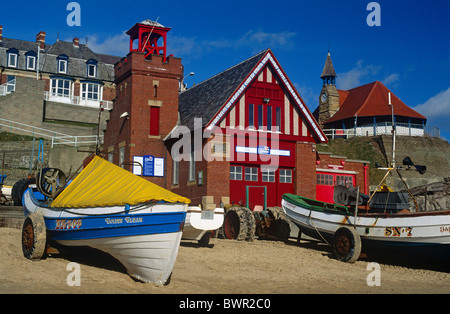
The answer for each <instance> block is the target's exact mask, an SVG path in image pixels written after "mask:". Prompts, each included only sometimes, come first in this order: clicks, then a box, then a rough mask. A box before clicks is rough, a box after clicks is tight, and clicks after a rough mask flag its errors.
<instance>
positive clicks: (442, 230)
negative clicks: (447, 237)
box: [441, 226, 450, 233]
mask: <svg viewBox="0 0 450 314" xmlns="http://www.w3.org/2000/svg"><path fill="white" fill-rule="evenodd" d="M441 233H450V227H444V226H442V227H441Z"/></svg>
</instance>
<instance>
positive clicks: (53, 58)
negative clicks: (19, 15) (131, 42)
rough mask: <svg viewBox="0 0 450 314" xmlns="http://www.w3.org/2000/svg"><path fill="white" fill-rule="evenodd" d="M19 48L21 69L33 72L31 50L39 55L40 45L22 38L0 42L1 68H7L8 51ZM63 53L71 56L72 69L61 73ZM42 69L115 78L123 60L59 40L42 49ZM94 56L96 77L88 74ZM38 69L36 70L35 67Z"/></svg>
mask: <svg viewBox="0 0 450 314" xmlns="http://www.w3.org/2000/svg"><path fill="white" fill-rule="evenodd" d="M11 48H15V49H17V50H18V51H19V58H18V66H17V69H18V70H23V71H30V70H27V69H26V64H25V62H26V58H25V54H26V53H27V52H30V51H33V52H35V53H36V54H37V52H38V50H37V48H38V44H37V43H36V42H29V41H24V40H18V39H11V38H5V37H3V38H2V41H0V67H7V51H8V50H9V49H11ZM59 55H66V56H68V57H69V64H68V72H67V73H66V74H60V73H58V72H57V58H58V56H59ZM39 59H40V60H39V61H40V62H39V63H40V64H39V70H40V72H43V73H48V74H50V75H58V76H66V77H77V78H81V79H86V80H91V81H110V82H113V81H114V64H115V63H116V62H117V61H119V60H120V57H115V56H109V55H104V54H96V53H95V52H93V51H92V50H91V49H90V48H89V47H88V46H86V45H82V44H79V47H75V46H74V44H73V43H72V42H66V41H57V42H56V43H54V44H53V45H48V44H46V45H45V48H44V50H41V52H40V58H39ZM90 59H93V60H96V61H97V62H98V63H97V77H95V78H92V77H88V75H87V64H86V62H87V61H88V60H90ZM33 72H35V70H33Z"/></svg>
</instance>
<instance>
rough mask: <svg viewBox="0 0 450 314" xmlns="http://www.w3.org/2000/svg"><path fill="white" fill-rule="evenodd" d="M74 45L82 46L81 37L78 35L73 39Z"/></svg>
mask: <svg viewBox="0 0 450 314" xmlns="http://www.w3.org/2000/svg"><path fill="white" fill-rule="evenodd" d="M73 45H74V46H75V47H79V46H80V39H79V38H78V37H75V38H74V39H73Z"/></svg>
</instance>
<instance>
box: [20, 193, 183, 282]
mask: <svg viewBox="0 0 450 314" xmlns="http://www.w3.org/2000/svg"><path fill="white" fill-rule="evenodd" d="M23 207H24V211H25V214H26V215H27V214H29V213H40V214H42V215H43V217H44V221H45V226H46V229H47V238H48V239H49V240H53V241H55V242H57V243H59V244H61V245H65V246H89V247H93V248H95V249H99V250H102V251H104V252H106V253H108V254H110V255H112V256H113V257H114V258H116V259H117V260H119V261H120V262H121V263H122V264H123V265H124V266H125V267H126V269H127V272H128V274H129V275H130V276H132V277H134V278H136V279H138V280H140V281H143V282H151V283H154V284H156V285H164V284H165V283H166V282H167V280H168V278H169V276H170V274H171V272H172V269H173V266H174V264H175V260H176V256H177V254H178V248H179V245H180V240H181V235H182V229H183V224H184V221H185V218H186V208H187V205H186V204H167V203H157V204H151V205H150V204H147V205H140V206H132V207H130V206H115V207H108V208H74V209H64V210H63V209H53V208H49V207H45V206H43V205H41V204H40V203H39V202H38V201H37V200H36V199H35V198H34V196H33V193H32V190H31V189H28V190H27V191H26V192H25V193H24V196H23Z"/></svg>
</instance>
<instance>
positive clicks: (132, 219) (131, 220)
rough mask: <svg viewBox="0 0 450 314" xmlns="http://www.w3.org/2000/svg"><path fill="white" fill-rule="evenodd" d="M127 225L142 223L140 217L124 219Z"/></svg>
mask: <svg viewBox="0 0 450 314" xmlns="http://www.w3.org/2000/svg"><path fill="white" fill-rule="evenodd" d="M125 221H126V222H127V223H136V222H142V217H125Z"/></svg>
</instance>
